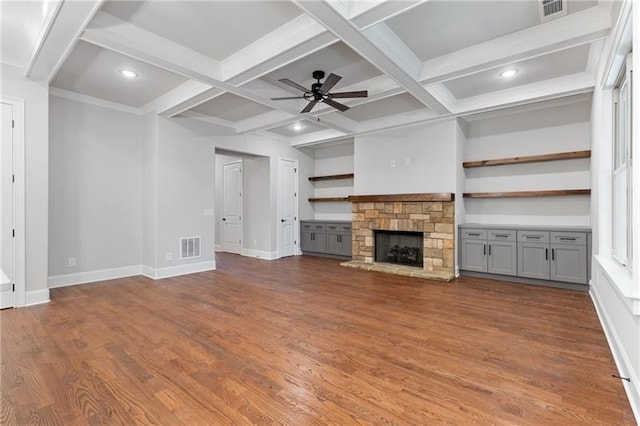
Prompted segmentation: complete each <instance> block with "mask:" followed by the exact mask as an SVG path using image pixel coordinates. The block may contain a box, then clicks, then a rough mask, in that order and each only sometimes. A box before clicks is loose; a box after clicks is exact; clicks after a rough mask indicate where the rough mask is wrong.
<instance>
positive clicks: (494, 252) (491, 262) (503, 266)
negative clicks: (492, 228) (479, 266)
mask: <svg viewBox="0 0 640 426" xmlns="http://www.w3.org/2000/svg"><path fill="white" fill-rule="evenodd" d="M488 245H489V246H488V250H487V252H488V257H487V272H489V273H491V274H500V275H517V273H518V269H517V261H516V256H517V254H518V251H517V249H516V243H515V241H489V242H488Z"/></svg>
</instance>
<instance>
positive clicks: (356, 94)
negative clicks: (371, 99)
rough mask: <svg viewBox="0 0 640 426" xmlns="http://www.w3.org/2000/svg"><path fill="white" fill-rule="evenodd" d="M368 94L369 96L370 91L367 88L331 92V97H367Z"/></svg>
mask: <svg viewBox="0 0 640 426" xmlns="http://www.w3.org/2000/svg"><path fill="white" fill-rule="evenodd" d="M367 96H369V93H368V92H367V91H366V90H360V91H357V92H338V93H331V98H366V97H367Z"/></svg>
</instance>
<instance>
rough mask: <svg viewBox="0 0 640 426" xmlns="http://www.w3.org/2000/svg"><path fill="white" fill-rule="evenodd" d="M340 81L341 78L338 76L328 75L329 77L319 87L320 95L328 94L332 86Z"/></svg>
mask: <svg viewBox="0 0 640 426" xmlns="http://www.w3.org/2000/svg"><path fill="white" fill-rule="evenodd" d="M340 80H342V77H340V76H339V75H335V74H333V73H331V74H329V77H327V79H326V80H325V81H324V83H322V86H320V91H321V92H322V93H328V92H329V90H331V88H333V86H335V85H336V83H338V82H339V81H340Z"/></svg>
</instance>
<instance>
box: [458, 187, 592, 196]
mask: <svg viewBox="0 0 640 426" xmlns="http://www.w3.org/2000/svg"><path fill="white" fill-rule="evenodd" d="M589 194H591V190H590V189H554V190H548V191H512V192H466V193H464V194H462V197H463V198H509V197H557V196H564V195H589Z"/></svg>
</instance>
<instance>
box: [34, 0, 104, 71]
mask: <svg viewBox="0 0 640 426" xmlns="http://www.w3.org/2000/svg"><path fill="white" fill-rule="evenodd" d="M103 2H104V0H86V1H81V2H75V1H62V2H60V3H58V4H57V5H56V9H55V10H54V11H53V12H52V13H51V14H50V15H49V17H48V21H47V22H45V23H44V25H43V27H42V31H41V33H40V34H39V36H38V39H37V40H36V44H35V46H34V48H33V51H32V53H31V55H30V58H29V61H28V63H27V66H26V68H25V75H26V76H27V77H28V78H31V79H33V80H37V81H47V82H48V81H51V79H53V77H54V76H55V74H56V73H57V72H58V69H60V67H61V66H62V64H63V63H64V61H65V60H66V59H67V57H68V56H69V54H70V53H71V50H73V48H74V46H75V45H76V43H77V41H78V37H79V36H80V34H81V33H82V31H84V29H85V28H86V27H87V25H88V24H89V21H91V19H92V18H93V17H94V15H95V14H96V13H97V12H98V9H100V7H101V6H102V3H103Z"/></svg>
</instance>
